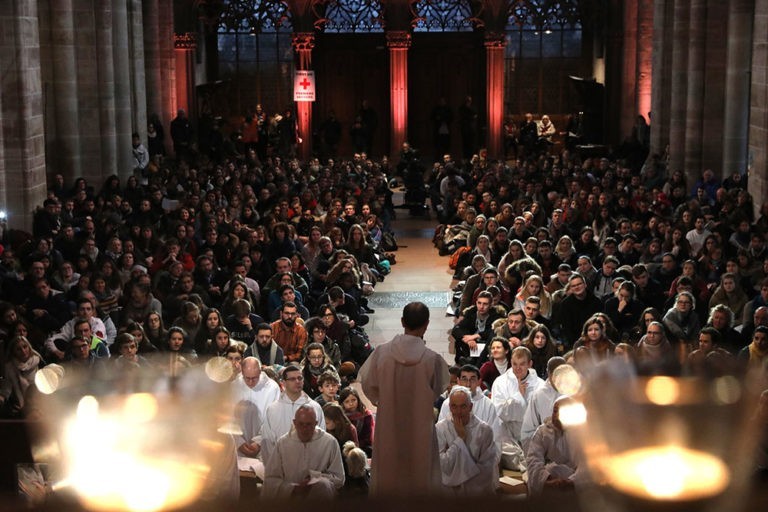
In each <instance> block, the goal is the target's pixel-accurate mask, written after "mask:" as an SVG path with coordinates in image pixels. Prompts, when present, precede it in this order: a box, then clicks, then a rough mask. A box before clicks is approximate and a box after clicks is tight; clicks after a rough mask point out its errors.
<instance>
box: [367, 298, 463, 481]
mask: <svg viewBox="0 0 768 512" xmlns="http://www.w3.org/2000/svg"><path fill="white" fill-rule="evenodd" d="M401 322H402V325H403V331H404V333H403V334H400V335H398V336H395V338H394V339H392V341H390V342H388V343H385V344H383V345H381V346H379V347H377V348H376V350H374V351H373V353H372V354H371V356H370V357H369V358H368V360H367V361H366V362H365V364H364V365H363V367H362V368H361V369H360V374H359V377H360V381H361V383H362V386H363V391H364V392H365V394H366V395H367V396H368V398H370V399H371V401H373V403H374V404H376V405H377V406H378V413H377V418H376V422H377V429H376V437H375V438H374V443H373V468H372V483H371V488H372V492H373V493H375V494H379V495H387V496H394V495H399V496H407V495H410V496H413V495H423V494H428V493H430V492H436V491H437V490H438V489H440V486H441V480H440V462H439V457H438V448H437V438H436V437H435V427H434V416H433V412H432V404H433V403H434V401H435V399H436V398H437V397H438V395H439V394H440V393H441V392H442V391H443V390H444V389H445V387H446V385H447V384H448V365H447V364H446V363H445V360H443V358H442V357H441V356H440V355H439V354H437V353H435V352H433V351H432V350H430V349H428V348H427V347H426V345H425V344H424V339H423V338H424V333H425V332H426V331H427V327H428V326H429V309H428V308H427V306H426V305H424V304H423V303H421V302H411V303H410V304H408V305H406V306H405V308H403V317H402V318H401Z"/></svg>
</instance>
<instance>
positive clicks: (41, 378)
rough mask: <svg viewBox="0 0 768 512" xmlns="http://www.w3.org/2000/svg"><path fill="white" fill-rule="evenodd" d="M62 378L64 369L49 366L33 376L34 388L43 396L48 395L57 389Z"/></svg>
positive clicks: (55, 365) (57, 366)
mask: <svg viewBox="0 0 768 512" xmlns="http://www.w3.org/2000/svg"><path fill="white" fill-rule="evenodd" d="M62 377H64V367H62V366H60V365H58V364H49V365H48V366H46V367H45V368H41V369H40V370H38V372H37V373H36V374H35V387H37V390H38V391H40V392H41V393H43V394H44V395H50V394H52V393H55V392H56V390H57V389H59V386H60V385H61V379H62Z"/></svg>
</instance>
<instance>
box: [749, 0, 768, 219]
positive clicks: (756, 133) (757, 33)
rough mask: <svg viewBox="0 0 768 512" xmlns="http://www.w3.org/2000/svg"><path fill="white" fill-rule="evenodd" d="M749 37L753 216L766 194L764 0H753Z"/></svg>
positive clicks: (767, 5)
mask: <svg viewBox="0 0 768 512" xmlns="http://www.w3.org/2000/svg"><path fill="white" fill-rule="evenodd" d="M754 20H755V21H754V22H755V25H754V27H755V28H754V30H753V36H752V84H751V85H752V86H751V89H750V93H749V155H748V156H747V162H748V163H750V164H751V165H749V192H750V194H752V197H754V198H755V215H756V217H755V218H757V216H759V214H760V206H761V205H762V203H763V202H765V200H766V199H765V198H766V197H768V104H767V103H766V101H765V98H766V97H768V30H765V29H764V28H763V29H762V30H761V29H760V28H761V27H766V26H768V0H755V17H754Z"/></svg>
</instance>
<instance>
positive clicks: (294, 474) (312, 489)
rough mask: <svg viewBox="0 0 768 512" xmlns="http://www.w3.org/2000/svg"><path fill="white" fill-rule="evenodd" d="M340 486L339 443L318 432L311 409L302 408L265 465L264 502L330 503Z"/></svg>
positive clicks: (320, 430) (314, 415)
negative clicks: (303, 500) (301, 500)
mask: <svg viewBox="0 0 768 512" xmlns="http://www.w3.org/2000/svg"><path fill="white" fill-rule="evenodd" d="M343 485H344V466H343V464H342V460H341V451H340V450H339V443H338V442H337V441H336V439H335V438H334V437H333V436H332V435H331V434H328V433H327V432H325V431H323V430H322V429H320V428H318V426H317V413H316V412H315V409H314V408H313V407H310V406H308V405H302V406H301V407H299V408H298V409H297V410H296V414H295V415H294V417H293V428H292V429H291V431H290V432H288V433H287V434H285V435H283V436H282V437H281V438H280V439H278V440H277V444H276V445H275V450H274V453H273V454H272V455H271V456H270V458H269V460H268V461H267V464H266V470H265V474H264V489H263V491H262V492H263V495H264V497H265V498H287V497H297V498H313V499H330V498H333V497H334V496H335V495H336V492H337V491H338V490H339V489H341V487H342V486H343Z"/></svg>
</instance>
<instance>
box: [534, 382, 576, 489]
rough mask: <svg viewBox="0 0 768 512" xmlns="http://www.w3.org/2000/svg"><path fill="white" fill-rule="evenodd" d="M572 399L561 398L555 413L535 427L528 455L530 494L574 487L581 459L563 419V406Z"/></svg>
mask: <svg viewBox="0 0 768 512" xmlns="http://www.w3.org/2000/svg"><path fill="white" fill-rule="evenodd" d="M572 402H573V399H572V398H570V397H567V396H563V397H560V398H558V399H557V400H556V401H555V404H554V406H553V407H552V416H551V418H548V419H547V420H545V421H544V424H542V425H541V426H539V428H537V429H536V432H535V433H534V434H533V438H531V442H530V444H529V446H528V453H527V455H526V463H527V468H528V493H529V494H531V495H537V494H541V493H543V492H544V491H546V490H553V491H556V490H561V491H562V490H567V489H573V488H574V477H575V475H576V472H577V470H578V462H577V459H576V457H575V456H574V452H573V445H572V441H571V440H570V438H569V436H568V434H567V432H566V431H565V429H564V428H563V424H562V423H561V422H560V409H561V408H562V407H564V406H567V405H569V404H571V403H572Z"/></svg>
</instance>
